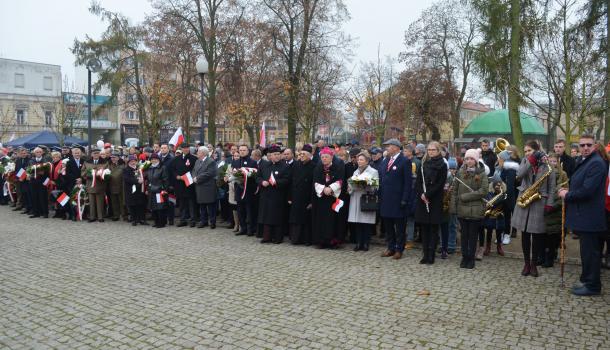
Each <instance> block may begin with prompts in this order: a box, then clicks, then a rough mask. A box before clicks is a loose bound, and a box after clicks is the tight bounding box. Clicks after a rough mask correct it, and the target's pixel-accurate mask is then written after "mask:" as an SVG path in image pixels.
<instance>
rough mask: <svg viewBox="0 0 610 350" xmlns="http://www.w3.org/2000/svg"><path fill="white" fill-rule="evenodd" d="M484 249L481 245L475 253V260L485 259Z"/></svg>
mask: <svg viewBox="0 0 610 350" xmlns="http://www.w3.org/2000/svg"><path fill="white" fill-rule="evenodd" d="M483 250H484V248H483V247H479V248H477V253H476V254H475V256H474V259H475V260H478V261H481V260H483Z"/></svg>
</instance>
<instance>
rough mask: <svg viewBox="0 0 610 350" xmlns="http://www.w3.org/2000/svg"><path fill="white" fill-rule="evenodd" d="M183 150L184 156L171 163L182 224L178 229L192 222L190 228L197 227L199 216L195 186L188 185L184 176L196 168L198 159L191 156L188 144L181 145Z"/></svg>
mask: <svg viewBox="0 0 610 350" xmlns="http://www.w3.org/2000/svg"><path fill="white" fill-rule="evenodd" d="M180 148H181V149H182V155H179V156H177V157H175V158H174V160H173V161H172V162H170V164H171V165H170V169H171V172H170V174H171V177H172V179H173V181H174V192H175V193H176V198H177V200H178V205H179V207H180V223H179V224H178V225H177V226H178V227H183V226H186V225H187V221H189V220H190V226H191V227H195V225H196V221H197V214H196V213H195V211H196V208H197V205H196V203H195V186H193V185H192V184H191V185H190V186H187V185H186V182H185V180H184V179H183V178H182V175H185V174H186V173H190V172H191V170H193V167H194V166H195V162H196V161H197V157H195V156H194V155H192V154H190V152H191V150H190V147H189V145H188V143H183V144H181V145H180Z"/></svg>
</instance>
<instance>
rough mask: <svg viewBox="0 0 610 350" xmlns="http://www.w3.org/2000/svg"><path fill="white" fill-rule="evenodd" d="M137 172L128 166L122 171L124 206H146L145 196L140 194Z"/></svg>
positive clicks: (140, 188)
mask: <svg viewBox="0 0 610 350" xmlns="http://www.w3.org/2000/svg"><path fill="white" fill-rule="evenodd" d="M137 171H138V170H137V169H133V168H131V167H129V166H127V167H125V169H123V188H124V189H125V205H127V206H138V205H146V196H145V195H144V192H142V184H141V183H139V182H138V177H137V176H136V172H137ZM134 185H135V187H134ZM134 189H135V191H134Z"/></svg>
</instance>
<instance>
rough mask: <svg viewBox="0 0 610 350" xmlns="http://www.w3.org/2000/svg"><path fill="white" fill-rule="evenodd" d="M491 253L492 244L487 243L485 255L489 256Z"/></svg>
mask: <svg viewBox="0 0 610 350" xmlns="http://www.w3.org/2000/svg"><path fill="white" fill-rule="evenodd" d="M489 253H491V242H487V243H486V244H485V251H484V252H483V255H485V256H489Z"/></svg>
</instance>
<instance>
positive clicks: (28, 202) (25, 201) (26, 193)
mask: <svg viewBox="0 0 610 350" xmlns="http://www.w3.org/2000/svg"><path fill="white" fill-rule="evenodd" d="M31 185H32V183H31V182H29V181H23V182H22V183H21V186H20V188H21V206H22V207H23V208H25V209H27V211H29V212H33V209H34V208H33V207H32V186H31Z"/></svg>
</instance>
